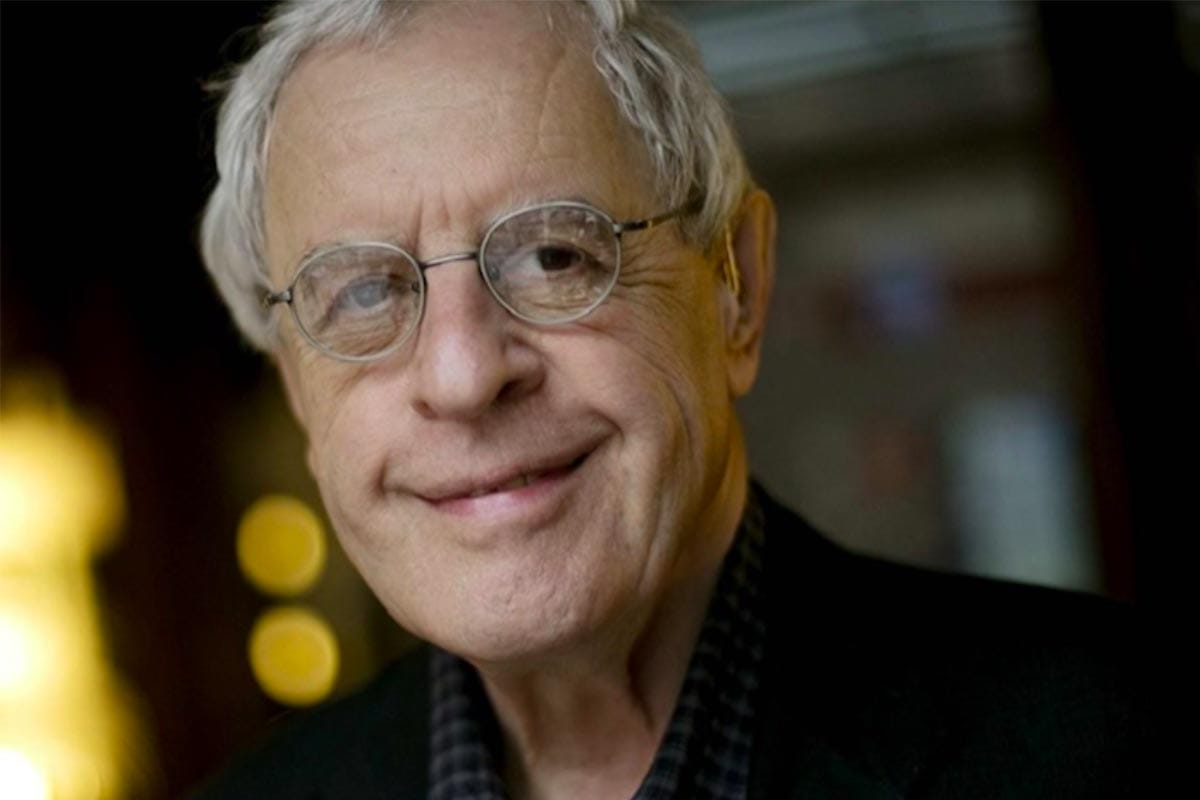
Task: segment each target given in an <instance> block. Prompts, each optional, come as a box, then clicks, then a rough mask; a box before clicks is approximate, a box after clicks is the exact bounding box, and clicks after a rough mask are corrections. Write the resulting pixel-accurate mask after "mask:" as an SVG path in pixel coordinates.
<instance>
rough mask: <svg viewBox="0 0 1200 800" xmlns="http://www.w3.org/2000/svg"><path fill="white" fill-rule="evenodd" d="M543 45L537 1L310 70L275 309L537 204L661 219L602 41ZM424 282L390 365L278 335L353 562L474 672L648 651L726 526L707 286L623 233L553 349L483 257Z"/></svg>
mask: <svg viewBox="0 0 1200 800" xmlns="http://www.w3.org/2000/svg"><path fill="white" fill-rule="evenodd" d="M556 22H557V23H558V28H559V30H558V31H557V32H555V31H552V30H550V29H549V28H548V25H547V20H546V11H545V9H543V8H539V7H537V5H536V4H530V5H525V6H515V7H514V6H508V5H493V4H481V5H474V4H472V5H471V6H469V7H464V6H458V5H450V6H448V7H439V8H434V9H426V10H423V11H420V12H418V13H416V14H415V15H413V16H411V17H410V18H409V19H408V20H406V21H405V23H404V25H405V29H404V31H403V32H402V33H400V34H399V36H398V38H396V39H395V41H394V43H393V44H391V45H389V46H388V47H386V48H385V49H383V50H375V51H363V50H352V49H341V50H333V51H326V52H319V53H316V54H314V55H312V56H310V57H308V58H307V59H306V60H305V61H304V62H303V63H302V64H301V65H300V67H299V68H298V69H297V71H296V72H295V74H294V75H293V76H292V78H291V79H290V80H289V82H288V84H287V85H286V87H285V90H284V92H283V94H282V97H281V100H280V104H279V109H278V116H277V119H276V122H275V125H274V127H273V129H272V131H271V138H270V158H269V165H268V172H267V180H266V187H267V193H266V223H267V243H268V254H267V255H268V260H269V263H270V265H271V270H272V276H273V279H274V282H275V284H276V286H277V287H278V286H283V285H286V284H287V283H288V282H289V281H290V280H291V277H292V274H293V272H294V270H295V268H296V265H297V263H298V262H299V260H300V259H301V257H302V255H303V254H304V253H305V252H307V251H309V250H311V249H312V248H314V247H316V246H319V245H322V244H327V243H331V242H338V241H354V240H373V241H393V242H396V243H398V244H401V245H402V246H404V247H405V248H406V249H408V250H409V251H410V252H412V253H413V254H414V255H415V256H416V257H417V258H418V259H428V258H432V257H435V256H438V255H443V254H446V253H452V252H462V251H470V250H474V249H475V248H476V247H477V245H478V243H479V239H480V236H481V234H482V233H483V231H484V230H485V229H486V227H487V225H488V223H489V222H490V221H491V220H493V219H495V218H496V217H498V216H499V215H501V214H503V213H504V212H506V211H510V210H512V209H515V208H518V207H521V206H523V205H527V204H529V203H530V202H537V201H541V200H552V199H580V200H583V201H585V202H587V203H590V204H592V205H594V206H596V207H598V208H601V209H603V210H605V211H607V212H608V213H609V214H611V215H612V216H613V217H614V218H615V219H633V218H644V217H648V216H652V215H654V214H658V213H661V212H662V211H665V210H666V209H665V208H663V207H662V204H661V201H660V200H659V199H658V198H657V197H656V195H655V192H654V190H653V186H652V183H651V179H650V176H651V175H652V169H651V167H650V164H649V161H648V159H647V158H646V156H645V154H644V149H643V147H642V146H641V145H640V143H639V141H638V139H637V137H636V136H635V135H634V134H633V133H632V132H631V131H629V130H628V128H627V127H626V126H625V124H624V123H623V122H622V120H621V119H620V118H619V115H618V113H617V111H616V110H615V108H614V106H613V103H612V100H611V99H610V96H609V94H608V93H607V91H606V89H605V87H604V85H603V83H602V80H601V78H600V77H599V75H598V74H597V73H596V71H595V68H594V67H593V66H592V63H591V52H590V46H588V45H587V44H585V43H584V44H581V43H580V42H581V41H583V40H581V39H580V37H578V36H568V35H567V34H566V32H564V31H563V30H562V29H561V28H562V20H556ZM426 277H427V279H428V286H427V290H428V294H427V298H426V306H425V314H424V318H423V320H422V322H421V326H420V328H419V330H418V331H417V332H416V333H415V334H413V336H412V337H411V338H410V339H409V340H408V341H407V342H406V343H405V344H404V345H403V346H402V347H401V349H400V350H399V351H398V352H396V353H394V354H392V355H390V356H388V357H387V358H385V359H383V360H381V361H378V362H374V363H369V364H365V365H364V364H352V363H344V362H339V361H336V360H333V359H331V358H329V357H328V356H324V355H322V354H320V353H318V352H317V351H316V350H315V349H313V348H312V347H311V346H309V345H308V344H307V343H306V342H305V341H304V340H303V339H302V338H301V336H300V335H299V334H298V332H297V331H296V329H295V326H294V325H292V323H291V320H290V319H289V320H287V321H285V322H284V323H283V325H282V328H283V344H282V345H281V347H280V350H279V352H278V358H279V362H280V365H281V367H282V369H283V372H284V376H285V379H286V383H287V388H288V391H289V396H290V398H291V400H292V403H293V406H294V407H295V409H296V412H297V416H298V417H299V419H300V422H301V424H302V426H303V427H304V429H305V431H306V433H307V436H308V439H309V460H310V464H311V467H312V470H313V472H314V474H315V476H316V478H317V481H318V483H319V485H320V487H321V491H322V494H323V497H324V500H325V503H326V506H327V509H328V511H329V514H330V516H331V519H332V521H333V523H334V527H335V528H336V530H337V532H338V535H339V537H340V539H341V541H342V544H343V546H344V548H345V550H346V552H347V553H348V554H349V556H350V558H351V559H352V560H353V561H354V563H355V564H356V566H357V567H358V569H359V570H360V571H361V572H362V574H363V576H364V578H365V579H366V581H367V583H368V584H369V585H370V586H371V588H372V589H373V591H374V592H375V593H376V594H377V595H378V596H379V598H380V600H381V601H382V602H383V603H384V605H385V606H386V607H387V608H388V610H389V612H390V613H391V614H392V615H393V616H394V617H395V618H396V619H397V620H398V621H399V622H400V623H401V624H403V625H405V626H406V627H408V628H409V629H410V630H412V631H413V632H415V633H417V634H418V635H421V636H423V637H425V638H428V639H430V640H432V641H434V642H436V643H438V644H440V645H442V646H443V647H446V648H447V649H450V650H452V651H455V652H459V653H461V654H464V655H467V656H468V657H473V658H476V659H479V660H509V659H514V658H521V657H527V656H538V655H545V654H548V653H552V652H555V651H556V649H559V648H564V647H570V646H572V645H575V644H579V643H580V642H583V641H586V640H587V637H597V636H599V637H605V636H621V635H623V633H624V632H627V631H629V630H633V629H635V628H636V627H637V626H638V625H641V624H643V623H644V622H645V619H646V615H647V614H648V613H649V612H650V610H651V609H652V608H653V607H654V606H655V604H656V603H658V602H659V601H660V600H661V599H662V598H663V597H665V596H666V595H667V594H668V593H669V591H670V589H671V587H672V586H674V585H677V584H678V583H679V582H681V581H683V580H685V579H686V578H687V577H688V576H689V575H691V574H692V573H693V572H695V571H696V570H698V569H699V568H700V564H702V563H703V562H704V561H705V560H711V558H712V557H713V553H714V548H716V547H718V546H719V544H718V543H717V540H719V539H720V538H721V537H722V536H723V535H724V534H725V533H727V529H728V528H729V527H730V526H731V525H732V524H733V523H735V522H736V515H737V512H738V511H740V509H737V508H734V509H732V511H731V507H732V506H733V505H735V504H736V499H737V498H740V497H741V491H742V487H741V486H740V483H741V481H742V480H743V473H742V472H741V470H742V469H743V467H742V462H741V460H740V452H741V451H740V444H739V441H740V440H739V439H738V434H737V430H736V423H735V421H734V419H733V416H732V405H731V391H730V381H729V379H728V377H727V375H728V371H727V360H728V358H729V356H728V355H727V351H726V345H725V324H724V321H723V320H724V317H723V315H722V302H723V299H722V291H723V289H722V288H721V284H720V282H719V279H718V277H717V272H716V269H715V267H714V265H713V263H712V262H711V261H708V260H706V259H705V258H704V256H703V254H702V253H701V252H700V251H699V250H698V249H697V248H695V247H692V246H688V245H685V244H684V243H683V240H682V238H681V236H680V234H679V231H678V228H677V227H676V226H674V225H667V226H664V227H663V228H659V229H655V230H652V231H648V232H642V233H634V234H629V235H627V238H626V240H625V242H624V256H623V264H622V270H621V276H620V280H619V282H618V284H617V286H616V287H615V289H614V290H613V293H612V295H611V296H610V298H609V299H608V301H607V302H606V303H605V304H604V305H602V306H601V307H599V308H598V309H596V310H595V311H593V312H592V313H591V314H590V315H589V316H587V317H586V318H584V319H583V320H580V321H578V322H574V323H570V324H567V325H560V326H551V327H538V326H535V325H531V324H529V323H526V322H522V321H520V320H518V319H515V318H514V317H512V316H510V315H509V314H508V313H507V312H506V311H505V310H504V309H503V308H502V307H501V306H500V305H499V304H498V303H497V302H496V301H495V300H494V299H493V298H492V296H491V295H490V294H489V293H488V290H487V288H486V286H485V284H484V282H483V280H482V279H481V277H480V274H479V271H478V268H477V266H476V264H475V263H474V262H470V261H465V262H457V263H452V264H446V265H443V266H439V267H437V268H436V269H432V270H430V271H429V272H428V273H427V276H426ZM726 302H727V300H726ZM526 482H528V483H527V485H526ZM731 513H732V515H733V516H732V517H731V516H730V515H731Z"/></svg>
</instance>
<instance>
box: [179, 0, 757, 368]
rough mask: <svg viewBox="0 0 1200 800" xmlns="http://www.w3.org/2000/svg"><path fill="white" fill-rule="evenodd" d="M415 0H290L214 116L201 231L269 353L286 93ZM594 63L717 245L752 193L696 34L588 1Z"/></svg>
mask: <svg viewBox="0 0 1200 800" xmlns="http://www.w3.org/2000/svg"><path fill="white" fill-rule="evenodd" d="M411 5H412V3H408V2H397V1H396V0H285V2H281V3H280V4H279V5H278V6H277V7H276V8H275V11H274V13H273V14H272V16H271V18H270V19H269V20H268V21H267V22H266V23H265V24H264V25H263V26H262V28H261V30H260V32H259V36H260V44H259V48H258V50H257V51H256V52H255V53H254V55H253V56H252V57H251V58H250V59H249V60H248V61H246V62H245V63H244V64H242V65H240V66H239V67H237V68H235V70H234V72H233V73H232V77H231V79H230V80H229V81H228V82H227V83H226V84H225V86H226V90H227V93H226V95H225V98H224V100H223V102H222V103H221V107H220V112H219V115H218V118H217V130H216V147H215V150H216V162H217V184H216V186H215V187H214V188H213V191H212V194H211V195H210V196H209V199H208V205H207V206H206V208H205V210H204V218H203V222H202V224H201V231H200V247H201V252H202V255H203V258H204V262H205V265H206V266H207V268H208V271H209V273H210V274H211V275H212V278H213V280H214V282H215V283H216V285H217V289H218V291H219V292H220V293H221V296H222V297H223V298H224V300H225V303H226V305H228V306H229V309H230V311H231V312H232V314H233V318H234V320H235V322H236V323H237V325H238V327H239V328H240V329H241V331H242V334H243V335H244V336H245V337H246V339H247V340H248V341H249V342H250V343H251V344H252V345H254V346H255V347H257V348H259V349H262V350H266V349H269V348H270V346H271V342H272V339H273V337H274V326H273V324H272V319H273V317H272V315H270V314H269V313H268V311H267V309H265V308H264V307H263V305H262V302H261V300H262V297H263V294H264V293H265V292H266V291H267V290H268V289H269V288H270V279H269V273H268V270H267V264H266V261H265V256H264V253H265V228H264V221H263V218H264V212H263V197H264V190H263V182H264V176H265V170H266V160H267V150H268V143H269V138H270V128H271V123H272V120H273V117H274V113H275V104H276V100H277V98H278V96H279V92H280V90H281V88H282V87H283V85H284V83H285V82H286V80H287V79H288V77H289V76H290V75H291V73H292V70H293V69H294V68H295V67H296V65H297V64H298V63H299V62H300V60H301V59H302V58H303V57H304V56H305V55H306V54H307V53H309V52H310V51H312V50H313V49H314V48H316V47H318V46H326V45H337V44H346V43H351V44H356V45H362V46H377V45H382V44H384V43H385V42H386V41H387V40H388V39H389V37H391V36H392V35H393V34H394V33H395V32H396V30H397V28H398V26H399V25H400V24H401V23H402V21H403V18H404V16H405V15H406V13H407V11H408V10H409V8H410V6H411ZM581 5H583V6H584V7H586V8H587V9H588V10H589V11H590V12H591V13H590V14H586V15H583V16H585V17H586V18H587V20H588V21H589V22H590V27H591V32H592V35H593V37H594V41H595V49H594V52H593V61H594V63H595V65H596V68H597V70H599V72H600V73H601V75H603V77H604V79H605V81H606V83H607V85H608V88H609V90H610V91H611V92H612V94H613V98H614V101H615V102H616V104H617V107H618V108H619V109H620V110H621V113H622V114H623V116H624V117H625V118H626V120H627V121H628V122H629V123H630V124H631V125H632V126H633V127H634V129H635V130H637V131H638V132H640V134H641V135H642V137H643V139H644V141H645V144H646V147H647V150H648V153H649V155H650V157H651V160H652V161H653V164H654V167H655V172H656V177H657V185H658V190H659V194H660V195H661V197H662V200H663V202H665V203H668V204H669V205H671V206H672V207H674V206H678V205H682V204H684V203H686V202H688V201H689V200H690V199H691V198H693V197H698V198H700V199H701V200H702V206H701V207H700V210H699V211H698V212H697V213H696V214H694V215H693V216H691V217H690V218H689V219H688V220H686V221H685V222H684V223H683V230H684V233H685V235H686V236H688V238H689V239H690V240H692V241H694V242H699V243H703V244H705V245H709V244H711V243H712V242H713V241H714V240H715V237H716V236H717V235H718V233H719V232H720V230H721V227H722V226H723V225H724V224H725V223H726V222H727V221H728V220H729V219H730V217H731V216H732V215H733V214H734V213H735V212H736V210H737V207H738V205H739V204H740V202H741V199H742V197H743V195H744V194H745V192H746V191H747V190H748V188H749V186H750V178H749V173H748V172H747V169H746V165H745V161H744V158H743V156H742V153H741V149H740V147H739V146H738V143H737V137H736V134H735V133H734V129H733V125H732V123H731V121H730V118H729V114H728V111H727V109H726V107H725V105H724V102H723V100H722V99H721V96H720V95H719V94H718V93H717V91H716V89H715V88H714V87H713V85H712V82H711V81H710V80H709V78H708V75H707V74H706V73H705V71H704V67H703V64H702V62H701V59H700V54H699V51H698V50H697V48H696V46H695V44H694V43H693V42H692V40H691V38H690V37H689V36H688V35H687V34H686V33H684V32H683V31H682V30H681V29H680V28H679V27H678V26H677V25H676V24H675V23H673V22H672V21H671V20H670V19H668V18H667V17H666V16H665V15H664V14H662V13H660V12H658V11H656V10H654V9H651V8H648V7H646V6H645V5H643V4H639V3H638V2H637V0H585V2H583V3H582V4H581Z"/></svg>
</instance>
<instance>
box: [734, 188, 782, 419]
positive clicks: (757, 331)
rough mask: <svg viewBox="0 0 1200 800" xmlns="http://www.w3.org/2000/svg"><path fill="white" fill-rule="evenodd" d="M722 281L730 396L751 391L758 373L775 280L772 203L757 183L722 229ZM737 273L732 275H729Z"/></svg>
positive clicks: (773, 206) (773, 207)
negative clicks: (723, 286) (723, 281)
mask: <svg viewBox="0 0 1200 800" xmlns="http://www.w3.org/2000/svg"><path fill="white" fill-rule="evenodd" d="M722 235H723V236H726V237H728V238H727V240H726V241H725V242H722V244H721V249H722V251H723V252H722V254H721V258H722V260H723V261H724V263H723V264H722V272H723V273H724V274H726V275H728V276H730V278H728V279H727V280H726V286H725V294H726V297H725V363H726V371H727V375H728V381H729V393H730V396H732V397H735V398H736V397H741V396H742V395H744V394H746V393H747V392H749V391H750V387H752V386H753V385H754V380H755V378H756V377H757V376H758V363H759V357H760V354H761V352H762V337H763V328H764V326H765V324H766V317H767V306H768V304H769V303H770V300H771V288H772V287H773V286H774V283H775V203H774V202H772V200H771V196H770V195H768V194H767V193H766V192H764V191H763V190H761V189H754V190H753V191H751V192H750V193H749V194H748V195H746V198H745V200H744V201H743V202H742V205H741V208H740V209H739V211H738V213H737V215H736V216H735V217H734V222H733V223H732V224H731V225H730V227H729V228H728V229H727V232H726V233H724V234H722ZM733 276H736V279H732V277H733Z"/></svg>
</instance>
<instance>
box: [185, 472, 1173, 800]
mask: <svg viewBox="0 0 1200 800" xmlns="http://www.w3.org/2000/svg"><path fill="white" fill-rule="evenodd" d="M761 496H762V497H763V504H764V516H765V528H766V556H767V557H766V559H765V567H766V580H767V584H768V597H769V616H768V623H767V655H766V673H765V675H764V676H763V689H762V691H763V692H764V694H763V695H762V697H761V698H760V700H759V704H758V708H759V722H758V727H757V731H756V734H755V736H756V738H755V754H754V760H753V765H752V771H751V788H750V796H751V798H771V799H772V800H774V799H775V798H797V800H799V798H805V800H809V799H811V798H897V797H914V798H917V797H921V798H983V797H987V798H991V797H997V798H998V797H1014V798H1016V797H1020V798H1026V797H1029V798H1033V797H1046V798H1076V797H1078V798H1102V797H1134V796H1145V795H1146V785H1145V778H1144V774H1143V772H1142V770H1141V763H1142V759H1143V758H1144V757H1145V755H1146V752H1147V749H1148V747H1149V743H1150V740H1151V734H1152V733H1153V728H1154V726H1153V725H1152V724H1151V722H1150V717H1149V714H1148V711H1147V708H1148V705H1147V703H1146V701H1145V699H1144V695H1143V692H1144V690H1145V688H1146V682H1145V679H1144V677H1143V675H1142V672H1143V669H1142V666H1141V665H1143V664H1144V663H1146V660H1147V657H1148V653H1147V650H1146V647H1145V644H1144V643H1143V642H1142V641H1140V637H1141V635H1142V634H1141V632H1140V631H1139V629H1138V628H1137V626H1136V625H1135V620H1134V613H1133V611H1132V609H1130V608H1127V607H1124V606H1119V605H1116V604H1113V603H1109V602H1106V601H1103V600H1099V599H1097V598H1093V597H1089V596H1086V595H1076V594H1070V593H1065V592H1058V591H1053V590H1048V589H1038V588H1033V587H1028V586H1021V585H1017V584H1009V583H1002V582H997V581H989V580H983V579H979V578H968V577H962V576H952V575H944V574H939V573H934V572H929V571H926V570H921V569H916V568H912V567H905V566H900V565H897V564H892V563H888V562H884V561H878V560H874V559H870V558H866V557H863V556H858V555H853V554H850V553H848V552H846V551H844V550H842V549H841V548H839V547H837V546H836V545H834V544H832V543H830V542H829V541H827V540H826V539H824V538H822V537H821V536H820V535H819V534H817V533H816V532H815V531H813V530H812V529H811V528H810V527H809V526H808V525H807V524H806V523H804V522H803V521H802V520H801V519H799V518H798V517H796V516H795V515H793V514H792V513H791V512H790V511H788V510H787V509H785V508H783V507H781V506H779V505H777V504H775V503H773V502H772V501H770V500H769V499H768V498H766V497H765V493H762V494H761ZM427 656H428V651H427V650H426V649H424V648H422V649H421V650H419V651H418V652H417V653H415V654H413V655H412V656H410V657H408V658H406V659H405V660H403V661H401V662H400V663H398V664H396V665H394V666H393V667H391V668H390V669H389V670H387V671H386V672H385V673H384V674H383V675H381V676H380V677H379V678H377V679H376V680H375V681H374V682H373V683H371V684H370V685H369V686H367V687H366V688H365V689H363V690H361V691H359V692H357V693H356V694H353V695H351V696H349V697H347V698H344V699H342V700H339V701H336V702H334V703H332V704H330V705H328V706H326V707H324V708H321V709H318V710H316V711H313V712H310V713H307V714H304V715H301V716H299V717H298V718H297V719H295V720H294V721H292V722H291V723H290V724H289V725H288V727H287V728H286V729H285V730H284V731H282V732H280V734H279V735H277V736H276V737H275V738H274V740H273V741H272V742H271V744H269V745H268V746H267V747H266V748H265V749H263V750H261V751H260V752H258V753H257V754H255V755H252V756H249V757H246V758H243V759H242V760H241V761H240V762H238V763H236V764H235V765H234V766H233V768H232V769H231V770H230V771H228V772H227V773H226V774H225V775H223V776H222V777H221V778H220V779H219V780H217V781H216V782H214V783H213V784H211V785H210V786H209V787H208V788H207V789H206V790H205V791H203V792H202V793H201V795H200V797H201V798H255V800H264V799H265V798H314V799H315V798H338V799H339V800H340V799H341V798H346V799H347V800H373V799H374V798H380V799H382V798H422V797H424V796H425V793H426V782H427V772H428V760H429V759H428V753H429V742H428V738H429V733H428V726H429V669H428V664H427Z"/></svg>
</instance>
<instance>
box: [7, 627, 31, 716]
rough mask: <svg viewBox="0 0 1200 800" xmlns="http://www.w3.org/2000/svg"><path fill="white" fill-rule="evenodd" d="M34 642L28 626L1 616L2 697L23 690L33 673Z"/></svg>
mask: <svg viewBox="0 0 1200 800" xmlns="http://www.w3.org/2000/svg"><path fill="white" fill-rule="evenodd" d="M32 645H33V642H32V641H31V637H30V632H29V630H28V629H27V628H26V626H24V625H21V624H20V623H19V621H18V620H15V619H12V618H10V617H8V616H7V615H3V616H0V698H3V697H4V696H5V695H8V694H17V693H18V692H21V691H22V690H23V689H24V688H25V685H26V684H27V683H29V681H30V679H31V677H32V675H33V660H34V654H33V652H32V651H33V646H32Z"/></svg>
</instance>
